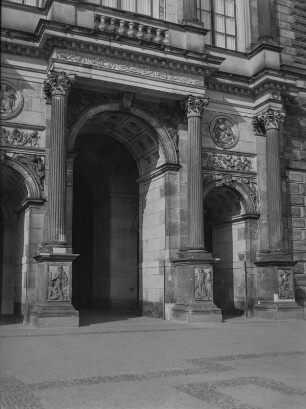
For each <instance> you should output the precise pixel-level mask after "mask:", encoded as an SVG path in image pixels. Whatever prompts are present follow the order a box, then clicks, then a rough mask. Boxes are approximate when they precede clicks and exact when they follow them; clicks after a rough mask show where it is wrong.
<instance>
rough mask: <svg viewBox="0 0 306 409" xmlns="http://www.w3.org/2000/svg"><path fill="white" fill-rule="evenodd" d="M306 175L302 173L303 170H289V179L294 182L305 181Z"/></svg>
mask: <svg viewBox="0 0 306 409" xmlns="http://www.w3.org/2000/svg"><path fill="white" fill-rule="evenodd" d="M305 177H306V174H305V173H301V172H291V171H290V172H289V174H288V179H289V180H290V181H292V182H300V183H303V182H305Z"/></svg>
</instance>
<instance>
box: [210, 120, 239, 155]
mask: <svg viewBox="0 0 306 409" xmlns="http://www.w3.org/2000/svg"><path fill="white" fill-rule="evenodd" d="M209 132H210V137H211V139H212V140H213V141H214V143H215V144H216V145H217V146H219V147H220V148H226V149H230V148H233V147H234V146H235V145H237V143H238V141H239V131H238V127H237V126H236V125H235V123H234V122H233V121H232V119H230V118H228V117H224V116H218V117H216V118H214V119H213V120H212V121H211V123H210V126H209Z"/></svg>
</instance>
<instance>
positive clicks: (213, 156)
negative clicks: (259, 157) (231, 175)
mask: <svg viewBox="0 0 306 409" xmlns="http://www.w3.org/2000/svg"><path fill="white" fill-rule="evenodd" d="M202 161H203V168H206V169H225V170H232V171H237V172H250V171H252V170H253V162H252V160H250V159H248V158H246V157H245V156H237V155H235V156H234V155H223V154H217V153H213V152H203V154H202Z"/></svg>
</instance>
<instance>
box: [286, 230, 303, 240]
mask: <svg viewBox="0 0 306 409" xmlns="http://www.w3.org/2000/svg"><path fill="white" fill-rule="evenodd" d="M289 238H290V239H291V240H302V239H303V231H302V230H295V229H294V230H291V231H290V232H289Z"/></svg>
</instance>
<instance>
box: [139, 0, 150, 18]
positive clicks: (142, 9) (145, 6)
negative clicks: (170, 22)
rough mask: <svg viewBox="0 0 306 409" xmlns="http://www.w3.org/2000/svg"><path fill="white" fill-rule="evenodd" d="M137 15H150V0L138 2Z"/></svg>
mask: <svg viewBox="0 0 306 409" xmlns="http://www.w3.org/2000/svg"><path fill="white" fill-rule="evenodd" d="M137 3H138V4H137V13H140V14H146V15H148V16H150V15H151V0H140V1H139V0H138V2H137Z"/></svg>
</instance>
